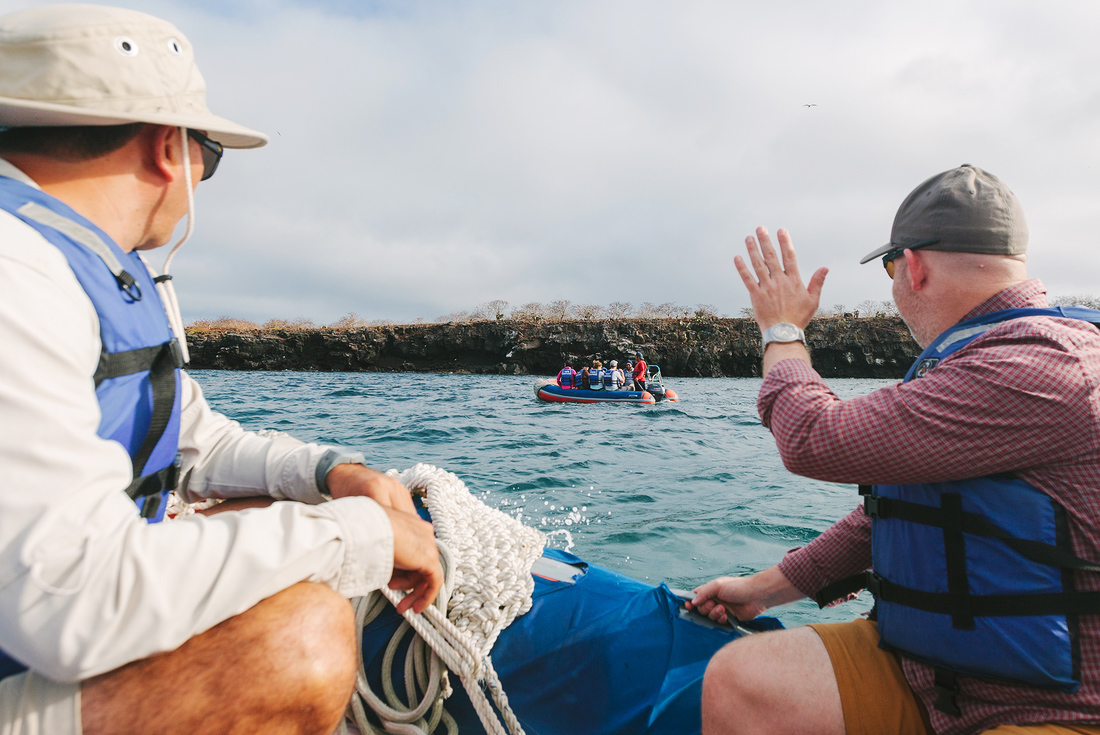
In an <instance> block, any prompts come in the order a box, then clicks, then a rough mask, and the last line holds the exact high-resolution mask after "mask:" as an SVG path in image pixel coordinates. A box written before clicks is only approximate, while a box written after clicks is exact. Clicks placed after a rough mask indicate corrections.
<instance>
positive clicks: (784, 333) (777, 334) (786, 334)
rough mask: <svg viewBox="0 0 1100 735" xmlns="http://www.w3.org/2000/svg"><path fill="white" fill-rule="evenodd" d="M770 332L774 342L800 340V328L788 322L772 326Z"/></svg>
mask: <svg viewBox="0 0 1100 735" xmlns="http://www.w3.org/2000/svg"><path fill="white" fill-rule="evenodd" d="M769 331H770V332H771V333H772V340H773V341H775V342H797V341H798V339H799V335H798V327H796V326H795V325H793V324H787V323H786V322H781V323H779V324H775V325H772V328H771V329H770V330H769Z"/></svg>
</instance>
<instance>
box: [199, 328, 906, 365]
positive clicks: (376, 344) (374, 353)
mask: <svg viewBox="0 0 1100 735" xmlns="http://www.w3.org/2000/svg"><path fill="white" fill-rule="evenodd" d="M806 336H807V340H808V341H809V343H810V349H811V351H812V354H813V361H814V366H815V367H816V368H817V369H818V371H819V372H821V374H822V375H824V376H826V377H841V378H899V377H901V376H902V375H904V373H905V370H906V369H907V368H908V366H909V364H910V363H911V362H912V361H913V359H914V358H915V357H916V356H917V354H919V352H920V349H919V348H918V347H917V345H916V343H915V342H913V339H912V337H910V335H909V331H908V330H907V329H906V328H905V325H904V324H902V322H901V320H900V319H897V318H890V317H875V318H864V319H854V318H846V317H834V318H826V319H815V320H814V321H813V322H812V323H811V324H810V326H809V328H808V329H807V330H806ZM188 345H189V346H190V350H191V364H190V367H191V368H192V369H196V370H199V369H215V370H317V371H327V372H332V371H347V372H363V371H408V372H456V373H460V372H465V373H496V374H514V375H553V374H555V373H556V372H557V371H558V369H559V368H561V366H562V365H563V364H565V362H567V361H568V362H569V363H571V364H572V365H574V366H578V367H579V366H580V365H582V364H589V363H591V361H592V360H594V359H600V360H603V361H604V363H607V362H608V361H610V360H613V359H617V360H619V361H620V362H621V361H623V360H625V359H626V358H628V357H630V356H632V355H633V354H634V353H635V352H641V353H642V354H643V355H644V356H645V359H646V361H647V362H649V363H651V364H658V365H660V366H661V369H662V370H663V371H664V374H665V375H669V376H681V377H752V376H759V375H760V332H759V330H758V329H757V327H756V324H755V323H754V322H753V321H751V320H748V319H710V318H705V319H699V318H696V319H653V320H647V319H627V320H622V321H565V322H553V323H543V324H539V323H531V322H521V321H512V320H502V321H491V322H466V323H448V324H417V325H403V326H379V327H365V328H361V329H347V330H340V329H312V330H255V331H249V332H221V331H194V332H191V333H189V335H188Z"/></svg>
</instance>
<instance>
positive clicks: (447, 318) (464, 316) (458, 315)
mask: <svg viewBox="0 0 1100 735" xmlns="http://www.w3.org/2000/svg"><path fill="white" fill-rule="evenodd" d="M435 321H436V322H437V323H439V324H449V323H456V322H457V323H459V324H461V323H463V322H468V321H470V312H468V311H452V312H451V313H450V314H444V315H443V316H441V317H437V318H436V320H435Z"/></svg>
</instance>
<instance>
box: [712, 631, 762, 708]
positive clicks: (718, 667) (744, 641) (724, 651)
mask: <svg viewBox="0 0 1100 735" xmlns="http://www.w3.org/2000/svg"><path fill="white" fill-rule="evenodd" d="M755 638H756V636H751V637H749V636H747V637H745V638H738V639H737V640H735V641H733V642H731V643H727V644H726V645H725V646H723V647H722V648H721V649H719V651H718V653H716V654H714V656H713V657H711V659H710V663H709V664H707V671H706V673H705V674H704V675H703V709H715V708H718V709H724V708H725V707H726V706H728V705H729V704H730V703H731V701H732V700H737V701H741V700H743V699H744V698H746V697H748V696H750V695H751V692H752V689H753V688H754V686H756V685H757V683H756V682H755V681H754V679H755V678H756V672H757V671H758V668H757V667H756V666H754V665H753V659H754V658H755V657H756V655H757V653H758V651H755V649H758V648H759V646H758V645H754V644H756V643H757V641H756V640H754V639H755Z"/></svg>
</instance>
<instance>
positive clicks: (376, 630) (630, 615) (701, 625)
mask: <svg viewBox="0 0 1100 735" xmlns="http://www.w3.org/2000/svg"><path fill="white" fill-rule="evenodd" d="M533 576H534V580H535V591H534V595H533V604H532V606H531V610H530V611H529V612H527V613H526V614H525V615H523V616H521V617H519V618H517V619H516V620H515V622H513V623H512V624H511V625H510V626H509V627H508V628H505V629H504V631H503V632H502V633H501V634H500V637H499V638H498V639H497V642H496V644H495V645H494V646H493V650H492V659H493V664H494V666H495V667H496V671H497V674H498V675H499V676H500V681H501V684H502V685H503V688H504V690H505V691H506V692H507V694H508V702H509V704H510V705H511V707H512V710H513V711H514V712H515V714H516V716H517V718H518V719H519V721H520V722H521V723H522V725H523V727H524V729H525V731H526V732H527V733H528V735H536V734H537V735H578V734H579V733H584V734H585V735H612V733H619V734H627V733H629V734H632V735H633V734H638V735H641V734H643V733H645V734H646V735H665V734H667V735H685V734H690V733H698V732H699V731H700V716H699V709H700V702H701V696H702V682H703V672H704V671H705V670H706V667H707V662H708V661H709V660H710V658H711V656H713V655H714V653H715V652H716V651H717V650H718V649H719V648H721V647H722V646H724V645H725V644H726V643H729V642H730V641H732V640H734V639H736V638H739V637H740V636H742V635H745V634H746V633H748V632H754V631H761V630H776V629H779V628H782V627H783V626H782V624H780V623H779V621H778V620H775V619H774V618H765V617H761V618H757V619H756V620H753V621H750V622H747V623H743V624H742V626H740V627H738V628H736V629H735V628H731V627H728V626H724V625H723V626H719V625H718V624H716V623H713V622H711V621H710V620H708V619H706V618H704V617H702V616H700V615H698V614H696V613H689V612H688V611H687V610H686V609H684V607H683V599H682V596H680V595H678V594H677V593H675V592H673V591H672V590H670V589H669V588H668V587H667V586H666V585H664V584H662V585H660V586H658V587H652V586H650V585H648V584H643V583H642V582H638V581H636V580H634V579H631V578H629V577H626V576H624V575H621V574H618V573H616V572H613V571H611V570H609V569H604V568H602V567H599V566H596V565H594V564H588V563H587V562H585V561H583V560H581V559H580V558H578V557H576V556H574V555H573V554H570V553H568V552H564V551H558V550H553V549H547V550H546V551H545V552H544V554H543V557H542V558H541V559H539V560H538V561H537V562H536V564H535V567H534V569H533ZM402 620H403V618H401V616H399V615H398V614H397V613H396V612H395V611H394V610H393V609H392V608H390V609H388V610H387V611H386V613H385V614H383V615H381V616H380V617H378V618H377V619H376V620H374V621H373V622H372V623H370V624H369V625H368V626H367V627H366V629H365V630H364V632H363V660H364V663H365V664H366V671H367V676H368V679H369V681H370V684H371V687H372V688H374V689H375V690H376V691H380V690H381V673H380V672H381V668H382V661H383V658H384V657H385V648H386V645H387V643H388V642H389V640H390V639H391V638H392V637H393V635H394V633H395V632H396V630H397V628H398V627H399V626H400V624H401V622H402ZM407 646H408V643H407V642H406V643H405V644H404V645H403V647H402V649H399V650H398V652H397V655H396V659H397V660H398V661H401V660H402V659H403V657H404V653H405V651H404V648H405V647H407ZM393 668H394V669H400V668H401V667H400V666H394V667H393ZM393 685H394V687H395V689H396V691H399V692H400V691H404V689H405V687H404V676H403V672H396V673H395V674H394V681H393ZM446 708H447V711H448V712H449V713H450V714H451V716H453V717H454V718H455V720H456V722H457V724H458V729H459V732H460V733H462V735H466V734H467V733H478V734H480V733H484V732H485V730H484V729H483V727H482V725H481V723H480V721H479V720H478V717H477V714H476V712H475V711H474V709H473V706H472V705H471V704H470V701H469V699H468V698H467V696H466V693H465V692H464V691H462V690H461V688H460V687H455V693H454V694H453V695H452V696H451V697H450V698H449V699H448V700H446Z"/></svg>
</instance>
